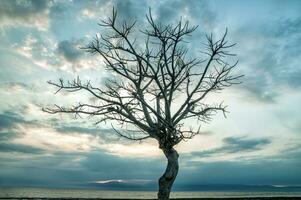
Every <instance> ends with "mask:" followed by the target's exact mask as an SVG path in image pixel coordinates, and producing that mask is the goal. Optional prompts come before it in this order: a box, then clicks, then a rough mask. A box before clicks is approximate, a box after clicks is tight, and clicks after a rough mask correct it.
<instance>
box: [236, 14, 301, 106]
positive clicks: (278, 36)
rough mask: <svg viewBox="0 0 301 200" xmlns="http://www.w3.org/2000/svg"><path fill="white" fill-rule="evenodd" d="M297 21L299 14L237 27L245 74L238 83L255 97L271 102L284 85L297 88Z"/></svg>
mask: <svg viewBox="0 0 301 200" xmlns="http://www.w3.org/2000/svg"><path fill="white" fill-rule="evenodd" d="M300 24H301V18H300V17H299V18H294V19H290V18H285V19H278V20H273V21H272V22H270V24H269V25H268V26H266V24H259V25H255V26H254V27H253V29H250V28H249V27H241V28H239V29H238V30H237V33H235V34H234V36H233V38H236V39H237V43H238V44H239V46H240V47H239V49H238V51H239V58H240V61H241V62H240V66H241V67H242V68H241V70H242V71H243V73H244V74H245V77H244V83H243V84H242V85H241V86H240V87H241V88H242V89H244V90H246V91H248V92H249V93H250V96H251V97H255V98H254V99H255V100H258V101H260V102H266V103H274V102H276V101H277V98H278V97H279V96H281V93H282V92H283V90H284V89H285V88H286V87H287V88H291V89H296V88H300V86H301V82H300V78H299V77H300V76H301V67H300V63H299V62H298V60H300V58H301V57H300V54H299V53H298V52H300V51H301V47H300V45H299V44H300V42H301V36H300V34H299V33H300V31H301V30H300ZM241 36H243V37H241Z"/></svg>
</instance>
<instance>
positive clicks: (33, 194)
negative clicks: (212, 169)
mask: <svg viewBox="0 0 301 200" xmlns="http://www.w3.org/2000/svg"><path fill="white" fill-rule="evenodd" d="M231 197H232V198H233V197H301V191H249V192H248V191H201V192H197V191H193V192H187V191H185V192H172V193H171V198H231ZM0 198H2V199H3V198H10V199H12V198H102V199H127V198H128V199H154V198H156V192H155V191H112V190H110V191H108V190H97V189H49V188H13V187H4V188H0Z"/></svg>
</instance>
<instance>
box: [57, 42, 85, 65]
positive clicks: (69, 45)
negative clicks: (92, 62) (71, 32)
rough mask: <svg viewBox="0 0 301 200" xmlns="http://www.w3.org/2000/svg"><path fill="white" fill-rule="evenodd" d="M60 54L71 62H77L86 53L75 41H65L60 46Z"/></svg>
mask: <svg viewBox="0 0 301 200" xmlns="http://www.w3.org/2000/svg"><path fill="white" fill-rule="evenodd" d="M58 52H59V53H60V54H61V55H63V57H65V59H66V60H68V61H70V62H76V61H77V60H78V59H80V58H81V57H82V55H83V53H84V51H83V50H81V49H80V48H79V45H78V43H77V42H75V41H68V40H64V41H61V42H60V43H59V44H58Z"/></svg>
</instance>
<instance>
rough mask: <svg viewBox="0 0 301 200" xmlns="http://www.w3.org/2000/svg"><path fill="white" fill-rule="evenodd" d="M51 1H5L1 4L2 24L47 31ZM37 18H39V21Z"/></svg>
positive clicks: (0, 19)
mask: <svg viewBox="0 0 301 200" xmlns="http://www.w3.org/2000/svg"><path fill="white" fill-rule="evenodd" d="M50 6H51V3H50V1H35V0H24V1H18V0H3V1H1V2H0V24H2V25H6V26H7V25H8V26H16V25H20V26H31V27H34V26H38V27H36V28H38V29H39V28H40V29H45V28H46V27H43V26H48V24H47V23H48V21H47V20H48V14H47V10H48V9H49V8H50ZM36 18H39V20H37V19H36Z"/></svg>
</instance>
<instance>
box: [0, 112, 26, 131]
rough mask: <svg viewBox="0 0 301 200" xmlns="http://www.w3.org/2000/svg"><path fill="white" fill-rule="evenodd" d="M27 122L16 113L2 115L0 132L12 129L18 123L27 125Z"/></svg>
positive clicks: (0, 115) (0, 117) (0, 116)
mask: <svg viewBox="0 0 301 200" xmlns="http://www.w3.org/2000/svg"><path fill="white" fill-rule="evenodd" d="M25 122H26V121H25V120H24V119H23V118H22V117H21V116H19V115H17V114H16V113H13V112H11V111H6V112H4V113H1V114H0V130H5V129H10V128H13V127H15V126H16V124H18V123H25Z"/></svg>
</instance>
